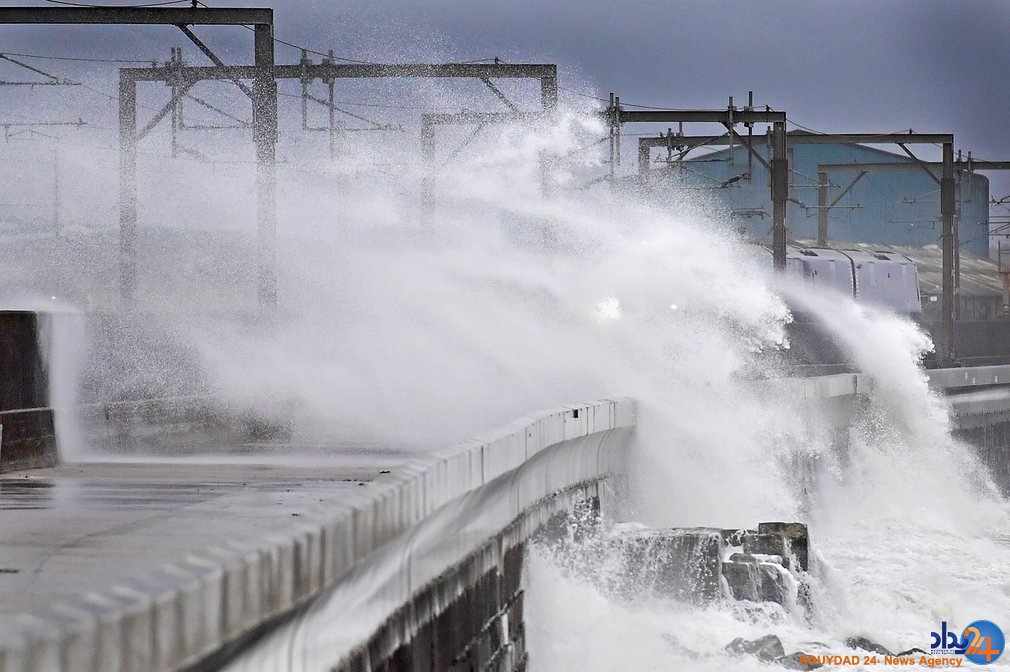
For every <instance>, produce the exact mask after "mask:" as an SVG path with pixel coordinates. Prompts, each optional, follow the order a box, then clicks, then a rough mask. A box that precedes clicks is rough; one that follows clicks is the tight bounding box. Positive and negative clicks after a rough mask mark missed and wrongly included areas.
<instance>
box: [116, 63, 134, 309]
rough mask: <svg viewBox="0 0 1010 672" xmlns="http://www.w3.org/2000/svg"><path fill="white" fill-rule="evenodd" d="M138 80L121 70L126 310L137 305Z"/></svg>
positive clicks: (122, 242) (122, 240)
mask: <svg viewBox="0 0 1010 672" xmlns="http://www.w3.org/2000/svg"><path fill="white" fill-rule="evenodd" d="M136 287H137V82H136V81H135V80H134V79H133V78H132V77H130V76H129V75H127V74H126V73H124V72H123V71H120V73H119V291H120V297H121V301H122V307H123V309H124V310H127V311H131V310H133V309H134V308H135V307H136V296H135V290H136Z"/></svg>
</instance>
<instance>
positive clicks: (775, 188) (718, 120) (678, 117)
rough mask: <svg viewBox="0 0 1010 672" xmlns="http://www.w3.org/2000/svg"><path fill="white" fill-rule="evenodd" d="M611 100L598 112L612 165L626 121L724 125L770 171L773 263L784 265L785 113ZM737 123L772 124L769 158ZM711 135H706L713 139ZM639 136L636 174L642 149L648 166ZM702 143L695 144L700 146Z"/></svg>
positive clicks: (617, 152) (641, 139) (749, 124)
mask: <svg viewBox="0 0 1010 672" xmlns="http://www.w3.org/2000/svg"><path fill="white" fill-rule="evenodd" d="M612 100H613V103H612V104H611V105H609V106H608V107H607V109H606V110H604V111H603V112H602V113H601V114H602V115H603V118H604V119H605V120H606V121H607V123H608V125H609V127H610V129H611V156H612V157H613V158H612V160H611V167H613V163H614V162H615V161H616V162H620V128H621V126H622V125H623V124H628V123H662V124H670V123H675V124H684V123H689V122H694V123H708V124H722V125H723V126H725V127H726V129H727V133H728V137H729V138H730V139H731V140H733V141H735V142H739V143H741V144H743V145H744V146H745V147H747V149H748V151H749V152H750V153H751V154H752V155H753V156H755V158H758V160H760V161H761V162H762V163H764V164H765V165H766V166H767V168H768V170H769V173H770V174H771V199H772V263H773V265H774V267H775V268H776V269H778V270H783V269H785V267H786V225H785V222H786V201H787V200H788V198H789V159H788V157H787V155H786V113H785V112H776V111H773V110H768V109H765V110H756V109H753V108H752V107H750V106H748V107H747V108H745V109H737V108H735V107H733V106H732V105H730V106H729V107H727V108H726V109H723V110H625V109H624V108H623V107H621V99H620V98H619V97H613V98H612ZM737 124H745V125H746V126H747V128H748V129H750V128H751V127H752V126H753V125H754V124H770V125H771V127H772V130H771V137H772V158H771V162H770V163H769V162H767V161H765V159H764V157H760V155H758V154H757V152H756V151H754V149H753V147H752V146H751V144H750V143H749V142H748V141H747V140H745V139H744V138H743V137H742V136H740V134H739V133H737V132H736V130H735V126H736V125H737ZM712 139H713V138H706V140H712ZM643 140H647V138H640V139H639V146H638V147H639V152H638V160H639V174H640V176H643V175H644V172H643V171H642V165H643V160H642V151H643V147H644V148H645V162H644V163H645V165H646V167H647V166H648V157H649V150H648V147H649V145H648V144H645V145H643V143H642V141H643ZM702 144H707V143H701V142H699V144H698V145H697V146H701V145H702Z"/></svg>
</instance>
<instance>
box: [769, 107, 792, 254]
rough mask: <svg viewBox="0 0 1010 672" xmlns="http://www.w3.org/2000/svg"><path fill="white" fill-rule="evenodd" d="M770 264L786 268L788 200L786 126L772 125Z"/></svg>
mask: <svg viewBox="0 0 1010 672" xmlns="http://www.w3.org/2000/svg"><path fill="white" fill-rule="evenodd" d="M771 167H772V170H771V178H772V189H771V191H772V263H773V265H774V267H775V269H776V270H780V271H781V270H784V269H785V267H786V201H787V200H788V198H789V159H788V158H787V156H786V124H785V122H784V121H776V122H774V124H773V125H772V161H771Z"/></svg>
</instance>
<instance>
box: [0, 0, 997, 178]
mask: <svg viewBox="0 0 1010 672" xmlns="http://www.w3.org/2000/svg"><path fill="white" fill-rule="evenodd" d="M2 4H8V5H9V4H28V3H22V2H18V3H12V2H4V3H2ZM110 4H113V3H110ZM210 4H213V5H214V6H241V5H243V4H244V3H241V2H214V3H210ZM253 4H257V3H253ZM258 4H260V5H262V4H267V5H271V6H273V7H274V8H275V10H276V22H277V35H278V37H281V38H283V39H286V40H290V41H293V42H297V43H299V44H305V45H306V46H311V47H313V48H317V49H321V50H326V49H329V48H332V49H334V50H335V52H336V53H337V54H338V55H340V56H344V57H348V58H356V59H362V60H387V61H392V60H436V61H447V60H469V59H478V58H484V57H490V56H496V55H497V56H501V57H502V58H503V59H505V60H508V61H520V60H530V61H548V62H556V63H558V64H559V65H560V66H561V68H562V72H563V73H564V77H563V79H562V86H567V87H569V88H576V89H580V90H592V89H595V91H596V92H597V93H599V94H600V95H604V96H605V95H606V94H607V92H609V91H615V92H617V93H618V94H619V95H620V96H621V97H622V100H624V101H626V102H632V103H645V104H652V105H663V106H670V107H721V106H724V105H725V104H726V101H727V97H728V96H730V95H733V96H735V97H736V100H737V102H738V103H742V102H743V101H744V100H745V98H746V94H747V91H748V90H753V91H754V92H755V99H756V102H758V103H760V104H769V105H772V106H773V107H775V108H776V109H784V110H786V111H787V112H788V113H789V114H790V117H791V118H792V119H794V120H795V121H798V122H799V123H801V124H805V125H807V126H810V127H812V128H815V129H818V130H824V131H860V130H863V131H896V130H900V129H908V128H914V129H915V130H917V131H922V132H930V131H931V132H954V133H955V134H956V137H957V141H958V147H959V148H961V149H964V150H969V149H970V150H972V151H973V152H974V153H975V155H976V156H979V157H982V158H992V159H1010V135H1008V134H1007V133H1006V130H1005V129H1006V124H1005V116H1006V114H1007V111H1008V109H1010V106H1008V102H1010V101H1008V99H1010V86H1008V82H1007V81H1006V80H1007V79H1010V3H1006V2H975V1H970V2H944V3H941V2H921V1H915V2H913V1H905V0H902V1H881V0H874V1H865V0H856V1H851V0H850V1H847V2H812V1H809V0H808V1H804V2H800V1H793V0H787V1H778V2H691V3H688V2H656V1H653V0H639V1H638V2H634V3H626V2H601V1H599V0H592V1H590V2H583V3H563V2H553V1H551V0H540V1H537V0H511V1H508V2H497V3H485V2H472V1H471V2H467V1H465V0H440V1H437V2H427V3H413V2H405V1H403V0H378V1H376V2H368V3H365V2H357V3H338V2H329V1H321V0H290V1H288V2H274V3H258ZM0 31H2V33H0V34H2V35H3V36H4V37H3V38H2V39H0V51H2V50H7V51H18V50H21V51H29V50H31V51H32V52H44V53H61V52H62V53H72V54H81V53H84V54H89V55H111V54H115V55H117V56H129V55H139V56H142V57H150V56H152V55H160V57H164V55H163V53H162V52H166V51H167V48H168V46H172V45H176V44H179V43H180V40H179V36H178V35H177V33H174V32H172V31H170V29H167V28H157V29H150V28H116V29H106V28H91V27H89V28H65V27H58V28H34V27H33V28H20V27H19V28H2V29H0ZM232 31H233V32H231V33H229V32H228V31H227V30H221V31H215V29H202V34H203V35H205V36H206V37H207V41H208V42H210V43H212V44H214V45H215V46H216V47H217V48H220V49H221V50H222V51H223V52H225V53H228V54H229V57H230V58H229V60H231V61H233V62H237V61H238V60H240V59H247V58H248V54H249V52H250V49H249V46H250V43H251V40H249V39H248V33H245V34H241V31H240V29H232ZM296 59H297V54H296V53H295V52H293V51H292V50H289V49H287V48H285V47H278V60H279V61H294V60H296ZM7 74H10V73H9V72H8V71H6V70H0V76H3V75H7ZM992 177H993V178H994V180H993V181H994V190H993V191H994V195H1000V194H999V193H997V192H998V191H999V189H998V188H997V187H996V185H997V184H999V183H1001V182H1002V183H1004V184H1010V180H1002V179H999V178H998V176H996V175H992Z"/></svg>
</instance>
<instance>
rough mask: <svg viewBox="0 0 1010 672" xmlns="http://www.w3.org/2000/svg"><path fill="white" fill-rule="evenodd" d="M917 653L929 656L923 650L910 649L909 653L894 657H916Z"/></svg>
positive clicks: (897, 654) (904, 652)
mask: <svg viewBox="0 0 1010 672" xmlns="http://www.w3.org/2000/svg"><path fill="white" fill-rule="evenodd" d="M917 653H921V654H922V655H924V656H925V655H928V654H927V653H926V652H925V651H923V650H922V649H918V648H915V649H909V650H908V651H902V652H901V653H896V654H894V655H896V656H897V657H898V658H904V657H905V656H914V655H915V654H917Z"/></svg>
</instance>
